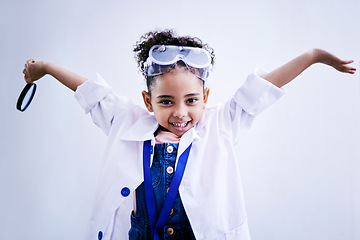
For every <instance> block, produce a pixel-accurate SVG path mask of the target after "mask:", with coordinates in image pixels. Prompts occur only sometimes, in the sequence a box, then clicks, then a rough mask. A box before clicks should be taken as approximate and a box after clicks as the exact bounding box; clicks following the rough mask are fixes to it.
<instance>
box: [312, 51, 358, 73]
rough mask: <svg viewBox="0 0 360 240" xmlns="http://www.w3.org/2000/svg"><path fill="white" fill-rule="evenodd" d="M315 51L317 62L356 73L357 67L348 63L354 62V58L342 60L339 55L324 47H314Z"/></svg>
mask: <svg viewBox="0 0 360 240" xmlns="http://www.w3.org/2000/svg"><path fill="white" fill-rule="evenodd" d="M313 51H314V54H315V58H316V62H319V63H324V64H327V65H329V66H332V67H333V68H335V69H336V70H338V71H339V72H344V73H350V74H354V73H355V71H356V68H354V67H351V66H349V65H348V64H350V63H353V62H354V61H353V60H341V59H339V58H338V57H336V56H334V55H332V54H331V53H329V52H327V51H325V50H322V49H314V50H313Z"/></svg>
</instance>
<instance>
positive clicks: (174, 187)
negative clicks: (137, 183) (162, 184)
mask: <svg viewBox="0 0 360 240" xmlns="http://www.w3.org/2000/svg"><path fill="white" fill-rule="evenodd" d="M191 146H192V144H190V145H189V147H188V148H187V149H186V150H185V151H184V152H183V153H182V154H181V156H180V157H179V160H178V164H177V166H176V171H175V174H174V177H173V179H172V181H171V184H170V188H169V192H168V193H167V195H166V198H165V202H164V206H163V207H162V209H161V212H160V216H159V217H158V216H157V211H156V203H155V196H154V191H153V188H152V183H151V173H150V160H151V141H150V140H148V141H145V142H144V148H143V167H144V184H145V197H146V206H147V210H148V215H149V221H150V226H151V230H152V231H153V237H154V240H158V239H159V231H160V230H161V228H163V227H164V226H165V224H166V222H167V220H168V218H169V215H170V212H171V209H172V206H173V204H174V201H175V198H176V195H177V192H178V189H179V186H180V183H181V180H182V178H183V175H184V171H185V167H186V163H187V160H188V157H189V153H190V149H191Z"/></svg>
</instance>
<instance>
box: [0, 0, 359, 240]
mask: <svg viewBox="0 0 360 240" xmlns="http://www.w3.org/2000/svg"><path fill="white" fill-rule="evenodd" d="M359 10H360V2H359V1H355V0H353V1H340V0H334V1H316V0H315V1H314V0H311V1H310V0H305V1H297V2H294V1H281V0H275V1H176V2H175V1H174V2H173V1H159V0H154V1H101V3H100V1H99V2H97V1H73V0H71V1H70V0H62V1H57V2H53V1H40V0H34V1H19V0H12V1H10V0H5V1H4V0H3V1H1V2H0V32H1V38H0V49H1V51H0V53H1V54H0V70H1V71H0V81H1V87H0V102H1V104H0V116H1V118H0V191H1V198H0V212H1V217H0V230H1V231H0V232H1V237H0V238H1V239H19V240H20V239H37V240H48V239H52V240H57V239H59V240H63V239H79V238H81V237H82V236H83V235H84V232H85V230H86V227H87V222H88V219H89V216H90V212H91V208H92V204H93V198H94V194H95V185H96V179H97V176H98V167H99V163H100V161H101V157H102V154H103V150H104V146H105V142H106V137H105V136H104V134H103V133H102V132H101V130H99V129H98V128H96V127H95V126H94V125H93V124H92V122H91V120H90V118H89V116H86V115H84V113H83V111H82V109H81V108H80V107H79V106H78V104H77V103H76V101H75V99H74V98H73V93H72V92H71V91H69V90H68V89H66V88H65V87H63V86H61V84H59V83H58V82H56V81H54V80H53V79H52V78H51V77H45V78H44V79H43V80H41V81H39V82H38V91H37V94H36V96H35V99H34V101H33V103H32V105H31V106H30V107H29V109H28V110H27V111H26V112H24V113H20V112H19V111H17V110H16V109H15V103H16V100H17V97H18V95H19V93H20V91H21V89H22V87H23V86H24V84H25V83H24V82H23V80H22V77H23V76H22V69H23V65H24V63H25V61H26V60H27V59H29V58H35V59H44V60H49V61H52V62H54V63H57V64H59V65H61V66H64V67H66V68H68V69H71V70H73V71H74V72H77V73H79V74H81V75H84V76H86V77H91V76H92V75H93V74H94V73H95V72H99V73H100V74H101V75H102V76H103V77H104V78H105V79H107V81H108V82H109V83H110V84H111V85H113V86H114V88H115V89H116V91H117V92H118V93H119V94H123V95H129V96H132V97H133V99H134V101H136V102H138V103H139V104H142V102H141V94H140V92H141V90H142V89H143V88H144V84H143V81H142V77H141V75H140V74H139V73H138V70H137V68H136V63H135V60H133V53H132V46H133V44H134V43H135V42H136V41H137V40H138V39H139V38H140V36H141V35H142V34H143V33H145V32H146V31H149V30H153V29H155V28H157V27H158V28H174V29H176V30H177V31H178V33H179V34H180V35H192V36H195V35H196V36H198V37H200V38H201V39H203V41H205V42H207V43H209V44H210V45H211V46H212V47H213V48H214V49H215V51H216V55H217V61H216V65H215V69H214V72H213V73H212V75H211V78H210V83H209V85H210V88H211V95H210V100H209V101H210V104H216V103H218V102H222V101H225V100H226V99H228V98H229V96H230V95H231V94H232V93H233V92H234V89H235V88H237V87H238V86H239V85H240V84H241V83H242V82H243V80H244V79H245V77H246V76H247V74H248V73H250V72H251V71H253V69H255V68H256V67H257V66H261V67H263V68H265V69H267V70H272V69H274V68H276V67H277V66H279V65H281V64H282V63H284V62H286V61H288V60H290V59H292V58H293V57H295V56H296V55H298V54H301V53H302V52H304V51H307V50H308V49H311V48H314V47H321V48H324V49H326V50H329V51H330V52H332V53H334V54H336V55H338V56H339V57H341V58H345V59H354V60H355V62H354V64H352V65H353V66H355V67H357V68H359V56H360V45H359V29H360V28H359V26H360V24H359V22H360V21H359ZM285 90H286V91H287V94H286V95H285V96H284V97H283V98H282V99H281V100H280V101H279V102H277V103H276V104H275V105H274V106H273V107H271V108H270V109H268V110H266V111H265V112H264V113H263V114H262V115H261V116H259V118H258V119H257V121H256V122H255V124H254V126H253V129H252V130H251V131H250V132H248V133H247V134H246V135H245V138H244V139H243V140H242V141H241V143H240V144H239V146H238V153H239V157H240V161H241V173H242V179H243V184H244V189H245V198H246V205H247V210H248V215H249V224H250V230H251V233H252V236H253V239H255V240H261V239H263V240H288V239H292V240H302V239H308V240H312V239H314V240H318V239H328V240H337V239H352V240H355V239H360V228H359V227H358V226H360V177H359V171H360V163H359V160H360V150H359V143H360V127H359V123H360V121H359V120H360V92H359V91H360V84H359V73H356V74H355V75H346V74H342V73H338V72H336V71H334V70H333V69H331V68H330V67H328V66H324V65H319V64H317V65H314V66H312V67H311V68H309V70H307V71H306V72H305V73H303V74H302V75H300V76H299V77H298V78H297V79H296V80H295V81H294V82H292V83H290V84H289V85H287V86H285ZM234 191H236V189H234Z"/></svg>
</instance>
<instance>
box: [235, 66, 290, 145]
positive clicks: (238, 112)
mask: <svg viewBox="0 0 360 240" xmlns="http://www.w3.org/2000/svg"><path fill="white" fill-rule="evenodd" d="M265 74H266V72H265V71H264V70H262V69H260V68H257V69H256V70H255V71H254V72H253V73H251V74H250V75H249V76H248V77H247V79H246V80H245V82H244V83H243V84H242V86H241V87H240V88H239V89H238V90H237V91H236V93H235V95H234V97H233V98H232V99H231V101H230V103H229V109H228V110H229V112H230V120H229V121H230V122H231V123H230V125H231V126H232V129H231V131H232V135H233V139H234V141H235V142H236V141H237V140H238V137H239V135H240V133H241V131H242V130H244V129H245V130H246V129H249V128H250V127H251V124H252V122H253V120H254V118H255V117H256V116H258V115H259V114H260V113H261V112H263V111H264V110H265V109H267V108H268V107H269V106H271V105H272V104H274V103H275V102H276V101H277V100H278V99H279V98H280V97H281V96H283V95H284V93H285V91H284V90H283V89H282V88H279V87H277V86H275V85H274V84H272V83H270V82H269V81H267V80H265V79H264V78H262V77H261V76H263V75H265Z"/></svg>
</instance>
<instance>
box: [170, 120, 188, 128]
mask: <svg viewBox="0 0 360 240" xmlns="http://www.w3.org/2000/svg"><path fill="white" fill-rule="evenodd" d="M189 122H190V121H188V122H183V123H171V124H172V125H173V126H174V127H175V128H184V127H186V126H187V125H188V124H189Z"/></svg>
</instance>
